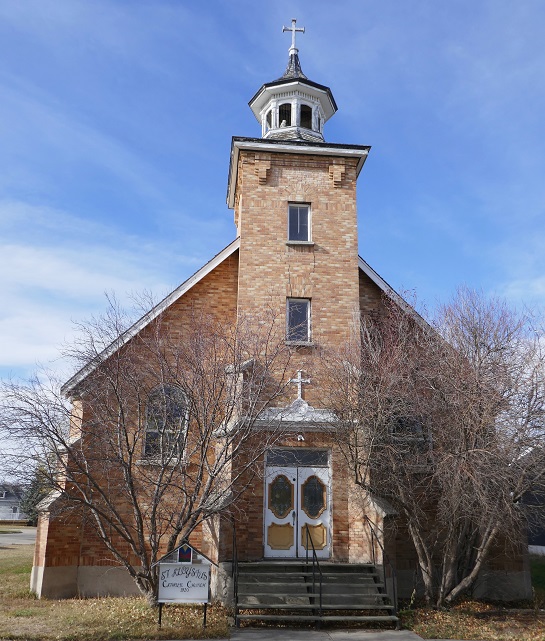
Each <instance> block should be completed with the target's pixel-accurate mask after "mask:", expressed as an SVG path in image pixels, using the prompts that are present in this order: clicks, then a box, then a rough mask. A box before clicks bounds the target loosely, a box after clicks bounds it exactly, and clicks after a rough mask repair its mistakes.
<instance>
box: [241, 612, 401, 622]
mask: <svg viewBox="0 0 545 641" xmlns="http://www.w3.org/2000/svg"><path fill="white" fill-rule="evenodd" d="M238 618H239V619H240V620H241V621H242V620H243V621H359V622H361V623H366V622H367V623H379V622H381V623H388V622H389V623H397V622H398V620H399V619H398V618H397V617H396V616H393V615H385V616H374V615H369V616H367V615H365V614H362V615H361V616H358V615H347V616H343V615H329V614H326V615H322V616H319V615H306V614H291V615H290V614H239V615H238Z"/></svg>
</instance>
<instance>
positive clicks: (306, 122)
mask: <svg viewBox="0 0 545 641" xmlns="http://www.w3.org/2000/svg"><path fill="white" fill-rule="evenodd" d="M296 22H297V21H296V20H292V21H291V27H283V28H282V31H291V34H292V35H291V47H290V50H289V62H288V66H287V68H286V71H285V72H284V75H283V76H282V77H281V78H278V80H273V81H272V82H268V83H266V84H264V85H263V86H262V87H261V89H260V90H259V91H258V92H257V93H256V94H255V96H254V97H253V98H252V99H251V100H250V102H249V105H250V109H251V110H252V111H253V113H254V116H255V117H256V118H257V120H258V122H260V123H261V131H262V133H261V136H262V138H273V139H276V140H307V141H313V142H323V141H324V136H323V128H324V123H325V122H326V121H327V120H329V119H330V118H331V116H332V115H333V114H334V113H335V112H336V111H337V105H336V104H335V100H334V98H333V94H332V93H331V90H330V89H329V87H324V86H323V85H319V84H318V83H316V82H312V80H309V79H308V78H307V77H306V76H305V74H304V73H303V72H302V70H301V64H300V62H299V50H298V49H297V48H296V46H295V34H296V33H297V32H302V33H304V32H305V29H304V28H297V27H296V26H295V25H296Z"/></svg>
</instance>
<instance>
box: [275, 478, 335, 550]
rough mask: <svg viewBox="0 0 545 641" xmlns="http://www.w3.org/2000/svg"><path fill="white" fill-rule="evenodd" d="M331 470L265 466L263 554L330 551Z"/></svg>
mask: <svg viewBox="0 0 545 641" xmlns="http://www.w3.org/2000/svg"><path fill="white" fill-rule="evenodd" d="M330 532H331V500H330V473H329V468H326V467H275V466H274V467H268V468H267V470H266V483H265V557H269V558H297V557H300V558H304V557H305V556H306V553H307V546H308V548H309V551H311V550H312V546H311V543H310V541H309V537H310V538H311V539H312V542H313V543H314V549H315V550H316V555H317V556H318V557H319V558H322V559H327V558H329V557H330V555H331V533H330Z"/></svg>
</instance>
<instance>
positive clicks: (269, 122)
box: [265, 109, 272, 131]
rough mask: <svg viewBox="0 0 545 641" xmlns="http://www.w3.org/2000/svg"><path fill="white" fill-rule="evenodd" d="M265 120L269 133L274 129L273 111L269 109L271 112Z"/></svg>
mask: <svg viewBox="0 0 545 641" xmlns="http://www.w3.org/2000/svg"><path fill="white" fill-rule="evenodd" d="M265 120H266V123H267V131H269V129H272V109H269V111H267V117H266V119H265Z"/></svg>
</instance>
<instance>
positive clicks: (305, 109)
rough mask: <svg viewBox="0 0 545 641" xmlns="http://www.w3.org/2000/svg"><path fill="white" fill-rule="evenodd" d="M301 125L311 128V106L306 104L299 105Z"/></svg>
mask: <svg viewBox="0 0 545 641" xmlns="http://www.w3.org/2000/svg"><path fill="white" fill-rule="evenodd" d="M299 122H300V123H301V127H305V128H306V129H312V108H311V107H309V106H308V105H301V118H300V121H299Z"/></svg>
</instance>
